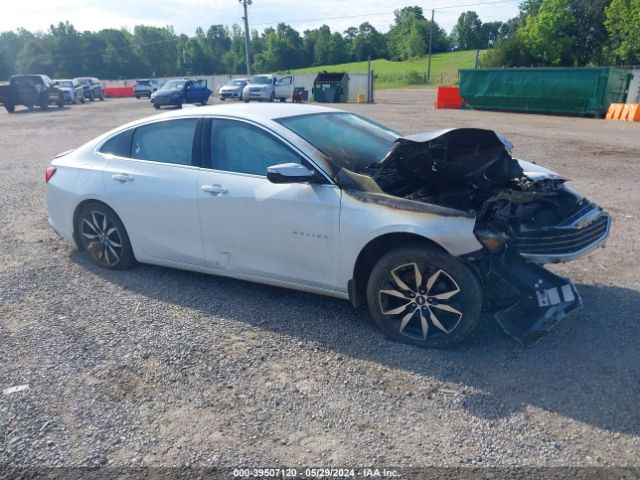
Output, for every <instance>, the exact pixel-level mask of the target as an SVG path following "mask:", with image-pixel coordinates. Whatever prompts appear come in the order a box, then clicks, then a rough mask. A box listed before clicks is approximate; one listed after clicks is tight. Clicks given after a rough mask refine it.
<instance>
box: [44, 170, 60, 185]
mask: <svg viewBox="0 0 640 480" xmlns="http://www.w3.org/2000/svg"><path fill="white" fill-rule="evenodd" d="M57 171H58V169H57V168H56V167H47V170H46V171H45V172H44V181H45V183H49V180H51V177H53V176H54V175H55V174H56V172H57Z"/></svg>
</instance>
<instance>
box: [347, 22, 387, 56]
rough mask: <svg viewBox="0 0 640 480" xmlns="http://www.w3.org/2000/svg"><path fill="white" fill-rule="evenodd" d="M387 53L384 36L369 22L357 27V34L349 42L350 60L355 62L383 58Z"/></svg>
mask: <svg viewBox="0 0 640 480" xmlns="http://www.w3.org/2000/svg"><path fill="white" fill-rule="evenodd" d="M386 52H387V46H386V40H385V36H384V35H383V34H381V33H380V32H378V31H377V30H376V29H375V27H374V26H373V25H371V24H370V23H369V22H364V23H362V24H360V27H358V34H357V35H356V36H355V38H354V39H353V41H352V42H351V58H352V59H353V60H356V61H362V60H366V59H367V58H369V57H371V59H372V60H373V59H376V58H384V57H385V55H386Z"/></svg>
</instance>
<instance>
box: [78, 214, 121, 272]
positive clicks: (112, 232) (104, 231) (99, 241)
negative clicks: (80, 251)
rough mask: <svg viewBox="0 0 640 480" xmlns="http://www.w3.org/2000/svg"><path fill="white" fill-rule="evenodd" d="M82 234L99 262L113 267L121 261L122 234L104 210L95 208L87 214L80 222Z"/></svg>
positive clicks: (90, 251)
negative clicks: (100, 210)
mask: <svg viewBox="0 0 640 480" xmlns="http://www.w3.org/2000/svg"><path fill="white" fill-rule="evenodd" d="M80 235H81V236H82V238H83V241H84V243H85V244H86V250H87V251H88V252H89V254H90V255H91V256H92V257H93V259H94V260H95V261H96V262H97V263H99V264H101V265H104V266H107V267H113V266H115V265H117V264H118V263H119V262H120V259H121V257H122V248H123V247H122V235H121V233H120V231H119V230H118V228H117V227H116V226H115V225H113V223H112V222H111V221H110V220H109V218H108V216H107V215H105V214H104V213H103V212H99V211H96V210H93V211H90V212H89V213H88V215H85V216H84V217H83V218H82V220H81V222H80Z"/></svg>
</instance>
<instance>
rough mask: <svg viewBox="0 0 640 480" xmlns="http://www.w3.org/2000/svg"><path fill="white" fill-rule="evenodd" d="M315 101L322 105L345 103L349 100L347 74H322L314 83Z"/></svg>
mask: <svg viewBox="0 0 640 480" xmlns="http://www.w3.org/2000/svg"><path fill="white" fill-rule="evenodd" d="M312 91H313V99H314V100H315V101H316V102H320V103H343V102H347V101H348V99H349V75H348V74H347V73H346V72H326V71H325V72H320V73H319V74H318V75H317V76H316V79H315V80H314V81H313V90H312Z"/></svg>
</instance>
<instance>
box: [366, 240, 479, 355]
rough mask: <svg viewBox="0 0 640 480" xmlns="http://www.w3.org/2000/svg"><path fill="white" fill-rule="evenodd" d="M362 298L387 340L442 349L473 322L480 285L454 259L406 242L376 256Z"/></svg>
mask: <svg viewBox="0 0 640 480" xmlns="http://www.w3.org/2000/svg"><path fill="white" fill-rule="evenodd" d="M367 303H368V306H369V310H370V311H371V315H372V316H373V319H374V321H375V323H376V324H377V325H378V327H380V329H381V330H382V331H383V332H384V333H385V334H386V335H387V336H389V337H391V338H392V339H394V340H397V341H399V342H403V343H408V344H411V345H416V346H419V347H431V348H443V347H448V346H450V345H453V344H456V343H459V342H461V341H462V340H464V339H465V338H466V337H468V336H469V335H470V334H471V333H472V332H473V330H474V329H475V328H476V327H477V325H478V323H479V321H480V314H481V307H482V289H481V286H480V283H479V282H478V280H477V279H476V277H475V275H474V274H473V272H472V271H471V270H470V269H469V268H468V267H466V266H465V265H464V264H463V263H462V262H461V261H460V260H458V259H457V258H455V257H452V256H451V255H448V254H447V253H444V252H441V251H438V250H436V249H435V248H433V247H430V246H429V245H426V244H421V243H411V244H407V245H404V246H401V247H398V248H396V249H394V250H392V251H390V252H389V253H387V254H386V255H384V256H383V257H382V258H380V260H378V263H377V264H376V265H375V266H374V268H373V270H372V271H371V275H370V276H369V281H368V284H367Z"/></svg>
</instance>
